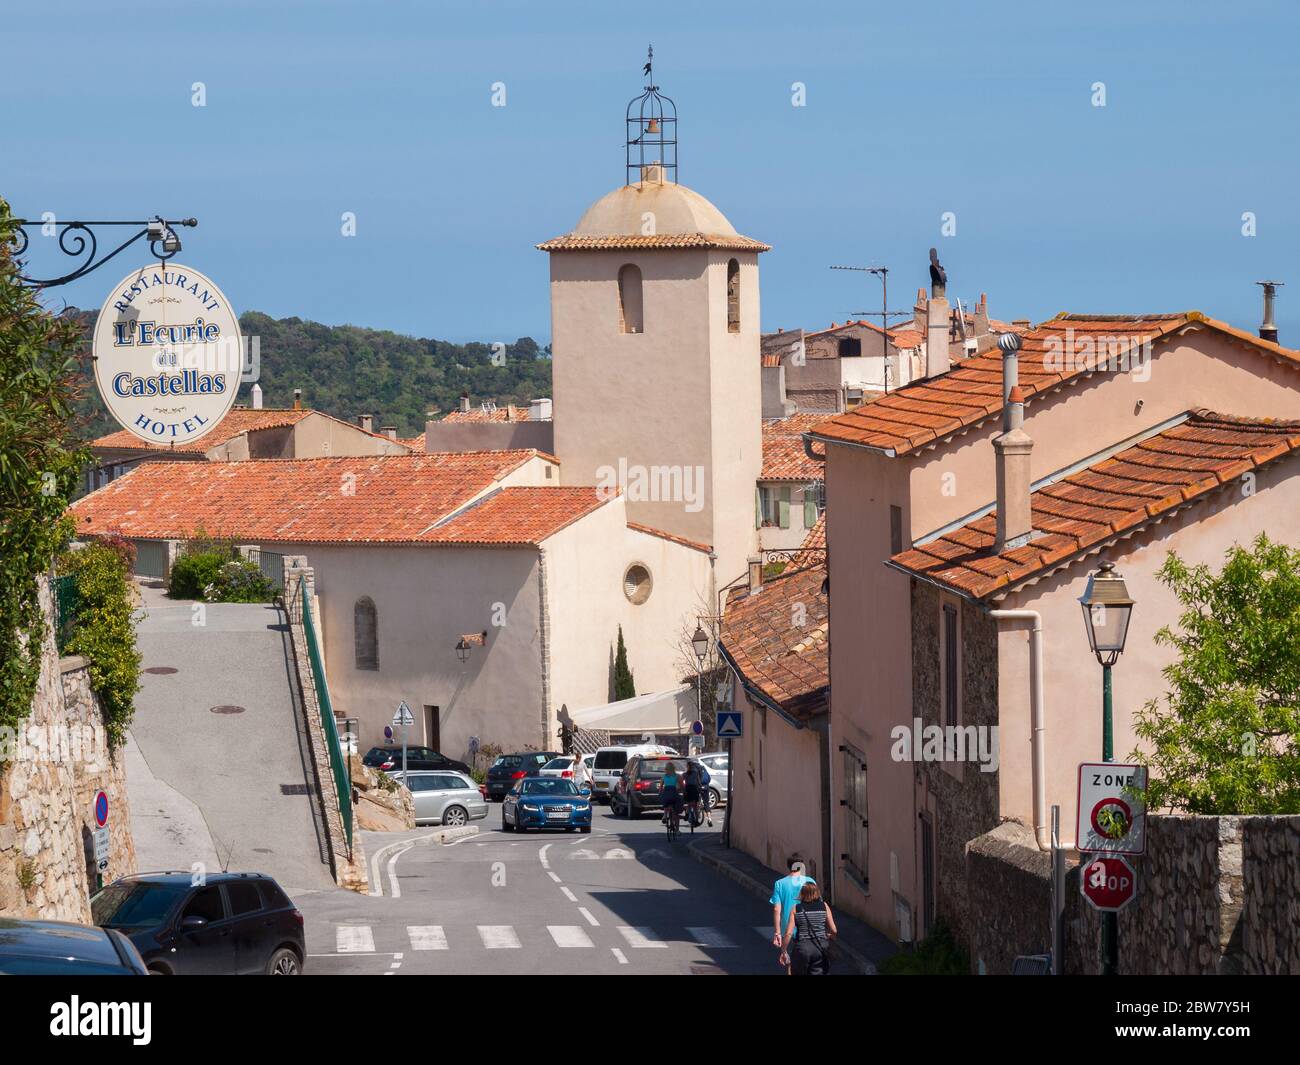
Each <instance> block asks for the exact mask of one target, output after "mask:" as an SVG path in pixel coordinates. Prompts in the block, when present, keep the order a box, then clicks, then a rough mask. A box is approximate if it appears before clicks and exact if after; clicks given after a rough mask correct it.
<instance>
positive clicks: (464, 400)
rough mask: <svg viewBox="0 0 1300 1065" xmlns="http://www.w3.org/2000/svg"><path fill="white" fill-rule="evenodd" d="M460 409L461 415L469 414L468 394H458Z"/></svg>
mask: <svg viewBox="0 0 1300 1065" xmlns="http://www.w3.org/2000/svg"><path fill="white" fill-rule="evenodd" d="M460 409H461V413H462V414H468V413H469V393H468V392H462V393H461V394H460Z"/></svg>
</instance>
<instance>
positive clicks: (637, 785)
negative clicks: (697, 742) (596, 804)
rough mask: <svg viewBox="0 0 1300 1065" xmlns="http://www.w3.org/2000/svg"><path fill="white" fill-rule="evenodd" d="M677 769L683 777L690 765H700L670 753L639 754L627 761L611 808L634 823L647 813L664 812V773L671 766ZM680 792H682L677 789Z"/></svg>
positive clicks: (694, 760)
mask: <svg viewBox="0 0 1300 1065" xmlns="http://www.w3.org/2000/svg"><path fill="white" fill-rule="evenodd" d="M669 762H671V763H673V764H674V765H675V766H677V772H678V774H679V775H681V776H685V775H686V766H687V763H689V762H694V763H695V764H696V765H699V764H700V763H699V762H698V761H697V760H696V759H694V758H683V757H682V756H681V755H677V756H675V757H674V756H673V755H671V754H636V755H633V756H632V757H631V758H629V759H628V760H627V766H626V767H625V768H624V770H623V776H622V777H621V778H620V779H619V782H618V784H617V785H616V787H615V789H614V797H613V799H612V800H611V807H610V809H612V810H613V811H614V813H615V814H622V815H623V816H625V817H630V818H631V819H632V820H633V821H635V820H636V819H637V818H638V817H640V816H641V814H642V813H644V812H645V811H647V810H662V809H663V808H664V804H663V799H662V797H661V796H660V792H661V790H662V789H663V785H664V773H665V772H666V771H667V769H668V763H669ZM678 793H679V794H681V793H682V789H681V788H680V787H679V788H678Z"/></svg>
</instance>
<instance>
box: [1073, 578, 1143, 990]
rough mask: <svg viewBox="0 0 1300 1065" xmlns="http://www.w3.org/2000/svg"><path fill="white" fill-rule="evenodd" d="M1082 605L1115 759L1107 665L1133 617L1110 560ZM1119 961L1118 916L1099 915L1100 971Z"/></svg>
mask: <svg viewBox="0 0 1300 1065" xmlns="http://www.w3.org/2000/svg"><path fill="white" fill-rule="evenodd" d="M1079 605H1080V606H1082V607H1083V622H1084V627H1085V628H1086V629H1087V631H1088V646H1089V647H1091V648H1092V653H1093V654H1094V655H1096V656H1097V661H1098V662H1100V663H1101V760H1102V761H1103V762H1113V761H1114V760H1115V750H1114V747H1115V738H1114V737H1115V726H1114V715H1113V711H1112V706H1111V686H1110V667H1111V666H1113V665H1114V664H1115V662H1116V661H1117V660H1118V658H1119V656H1120V655H1122V654H1123V653H1124V642H1125V641H1126V640H1127V639H1128V626H1129V621H1130V620H1132V617H1133V600H1132V598H1130V596H1129V594H1128V587H1127V586H1126V585H1125V584H1124V578H1123V577H1121V576H1120V575H1119V574H1118V573H1116V572H1115V564H1114V563H1113V562H1103V563H1102V564H1101V565H1100V566H1099V567H1098V568H1097V572H1096V573H1094V574H1092V576H1090V577H1089V578H1088V587H1087V590H1086V591H1085V592H1084V593H1083V596H1082V597H1081V598H1080V599H1079ZM1118 961H1119V915H1118V914H1116V913H1114V912H1107V913H1103V914H1102V915H1101V971H1102V975H1103V976H1114V975H1115V972H1116V969H1117V968H1118Z"/></svg>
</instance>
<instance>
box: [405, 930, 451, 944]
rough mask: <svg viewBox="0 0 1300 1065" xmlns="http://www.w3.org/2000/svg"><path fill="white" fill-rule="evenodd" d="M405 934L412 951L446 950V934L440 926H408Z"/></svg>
mask: <svg viewBox="0 0 1300 1065" xmlns="http://www.w3.org/2000/svg"><path fill="white" fill-rule="evenodd" d="M406 934H407V935H408V936H410V938H411V949H412V950H446V949H447V933H446V932H444V931H443V930H442V925H440V924H408V925H407V926H406Z"/></svg>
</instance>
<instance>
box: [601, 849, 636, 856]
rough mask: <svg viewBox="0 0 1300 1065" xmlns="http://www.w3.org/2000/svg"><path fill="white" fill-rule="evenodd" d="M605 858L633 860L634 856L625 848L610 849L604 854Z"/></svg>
mask: <svg viewBox="0 0 1300 1065" xmlns="http://www.w3.org/2000/svg"><path fill="white" fill-rule="evenodd" d="M605 857H606V858H635V857H636V855H635V854H633V853H632V852H631V851H630V850H628V849H627V848H626V847H610V849H609V850H607V851H606V852H605Z"/></svg>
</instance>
